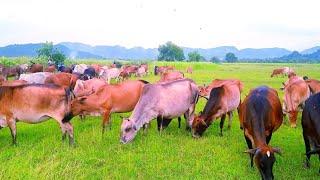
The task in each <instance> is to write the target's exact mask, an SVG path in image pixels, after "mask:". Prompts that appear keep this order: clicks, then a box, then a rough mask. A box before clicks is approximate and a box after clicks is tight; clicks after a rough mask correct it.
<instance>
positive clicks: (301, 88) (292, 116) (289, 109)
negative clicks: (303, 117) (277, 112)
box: [283, 76, 310, 127]
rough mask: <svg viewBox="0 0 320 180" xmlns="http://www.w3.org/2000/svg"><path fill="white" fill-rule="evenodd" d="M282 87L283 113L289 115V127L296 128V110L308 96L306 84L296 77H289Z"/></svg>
mask: <svg viewBox="0 0 320 180" xmlns="http://www.w3.org/2000/svg"><path fill="white" fill-rule="evenodd" d="M284 85H285V86H284V100H283V111H284V112H285V113H287V114H289V120H290V124H291V127H296V126H297V115H298V108H299V106H301V105H303V103H304V101H305V100H306V99H307V98H308V97H309V96H310V90H309V87H308V84H307V83H306V82H305V81H304V80H303V79H302V78H301V77H298V76H293V77H290V78H289V79H288V80H287V82H285V83H284Z"/></svg>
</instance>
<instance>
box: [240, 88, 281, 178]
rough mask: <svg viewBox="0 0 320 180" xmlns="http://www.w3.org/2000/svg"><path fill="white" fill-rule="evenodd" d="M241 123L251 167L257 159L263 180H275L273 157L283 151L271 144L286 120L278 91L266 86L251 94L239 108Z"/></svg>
mask: <svg viewBox="0 0 320 180" xmlns="http://www.w3.org/2000/svg"><path fill="white" fill-rule="evenodd" d="M239 119H240V128H241V129H243V131H244V136H245V139H246V142H247V145H248V148H249V150H248V151H246V152H247V153H249V154H250V159H251V166H253V159H254V162H255V164H256V166H257V168H258V169H259V172H260V175H261V178H262V179H274V176H273V172H272V167H273V164H274V162H275V156H274V153H280V149H278V148H272V147H271V146H269V145H268V144H269V141H270V140H271V136H272V133H273V132H275V131H276V130H277V129H278V128H279V127H280V125H281V124H282V120H283V114H282V111H281V103H280V99H279V97H278V93H277V91H276V90H274V89H272V88H269V87H267V86H261V87H258V88H256V89H254V90H251V91H250V93H249V95H248V96H247V97H246V98H245V99H244V101H243V103H242V104H241V105H240V108H239Z"/></svg>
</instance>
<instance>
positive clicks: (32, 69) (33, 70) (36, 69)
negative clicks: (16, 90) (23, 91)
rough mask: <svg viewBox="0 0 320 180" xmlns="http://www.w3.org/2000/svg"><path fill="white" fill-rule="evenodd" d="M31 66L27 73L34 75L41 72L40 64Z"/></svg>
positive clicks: (41, 66)
mask: <svg viewBox="0 0 320 180" xmlns="http://www.w3.org/2000/svg"><path fill="white" fill-rule="evenodd" d="M31 63H32V64H31V66H30V67H29V69H28V72H30V73H36V72H43V65H42V64H35V63H33V62H31Z"/></svg>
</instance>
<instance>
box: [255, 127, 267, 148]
mask: <svg viewBox="0 0 320 180" xmlns="http://www.w3.org/2000/svg"><path fill="white" fill-rule="evenodd" d="M254 122H258V121H254ZM252 127H253V140H254V144H255V146H256V147H263V146H267V143H266V135H265V127H264V123H263V122H262V123H253V121H252Z"/></svg>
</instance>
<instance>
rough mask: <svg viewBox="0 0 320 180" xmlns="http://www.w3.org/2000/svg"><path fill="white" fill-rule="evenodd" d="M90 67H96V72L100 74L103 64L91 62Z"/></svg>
mask: <svg viewBox="0 0 320 180" xmlns="http://www.w3.org/2000/svg"><path fill="white" fill-rule="evenodd" d="M90 67H92V68H93V69H94V71H95V72H96V74H100V71H101V65H99V64H91V66H90Z"/></svg>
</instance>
